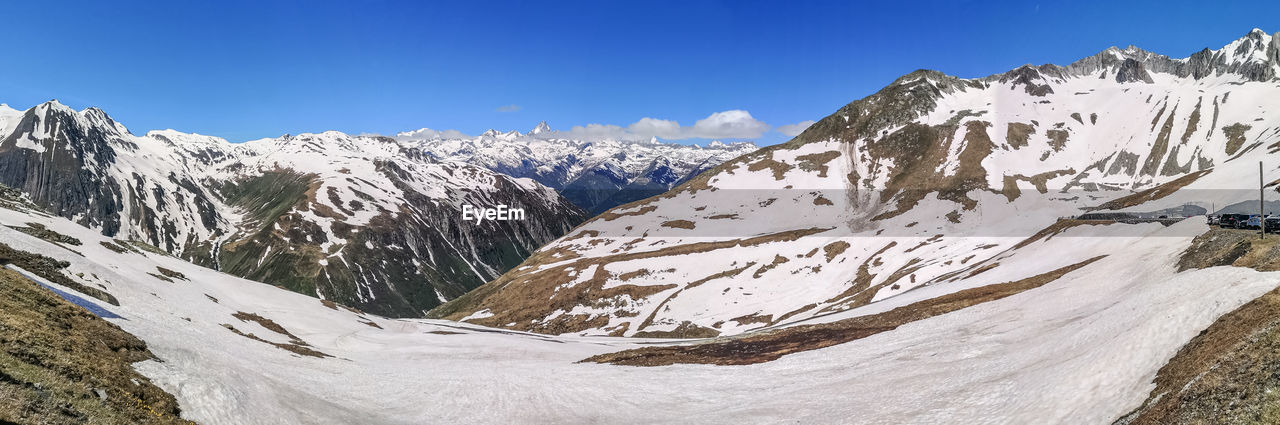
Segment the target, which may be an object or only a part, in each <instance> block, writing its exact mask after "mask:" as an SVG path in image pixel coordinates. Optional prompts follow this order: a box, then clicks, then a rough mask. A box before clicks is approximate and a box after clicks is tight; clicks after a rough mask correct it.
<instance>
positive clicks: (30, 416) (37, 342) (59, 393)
mask: <svg viewBox="0 0 1280 425" xmlns="http://www.w3.org/2000/svg"><path fill="white" fill-rule="evenodd" d="M148 359H155V356H154V355H153V354H152V353H151V352H150V351H149V350H148V349H147V345H146V343H144V342H143V341H142V340H140V339H138V338H136V337H134V336H133V335H130V334H128V333H126V332H124V331H123V330H121V329H120V328H119V327H117V326H116V325H114V324H111V323H110V322H107V321H105V320H103V319H101V318H99V317H97V316H94V315H93V314H91V313H89V312H88V311H86V310H85V309H83V308H81V307H79V306H76V305H74V304H71V303H70V302H67V301H66V300H63V299H62V298H61V297H59V296H57V295H55V294H54V293H53V292H51V291H49V290H47V289H44V288H42V287H40V286H39V285H37V284H35V283H34V282H32V281H30V280H28V279H26V278H25V277H22V276H21V275H19V274H18V273H16V272H13V271H11V270H8V269H2V268H0V423H3V424H20V423H21V424H28V423H29V424H82V423H94V424H97V423H103V424H175V423H188V422H187V421H183V420H181V418H180V413H181V412H180V411H179V409H178V402H177V400H176V399H174V397H173V396H172V395H170V394H167V393H165V392H164V391H163V390H161V389H160V388H158V387H156V386H155V385H154V384H153V383H152V382H151V380H150V379H148V378H147V377H145V376H143V375H141V374H139V373H138V372H137V371H135V370H134V369H133V367H132V365H133V363H136V362H139V361H143V360H148Z"/></svg>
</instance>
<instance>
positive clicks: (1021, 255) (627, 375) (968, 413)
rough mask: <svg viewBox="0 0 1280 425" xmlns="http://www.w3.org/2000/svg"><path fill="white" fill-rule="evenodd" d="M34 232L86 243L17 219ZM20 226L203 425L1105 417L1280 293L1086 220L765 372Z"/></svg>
mask: <svg viewBox="0 0 1280 425" xmlns="http://www.w3.org/2000/svg"><path fill="white" fill-rule="evenodd" d="M27 223H35V224H37V225H39V226H41V227H42V228H44V229H47V230H48V231H50V232H55V233H57V234H61V235H63V236H65V237H68V238H75V239H78V240H80V241H82V242H83V244H82V245H81V246H76V247H74V248H76V249H77V250H78V251H72V250H70V249H68V248H67V247H64V246H60V245H57V244H54V243H52V242H50V240H49V239H44V238H40V237H37V236H33V235H30V234H27V233H24V232H21V231H18V230H16V229H13V228H12V227H10V226H28V224H27ZM0 225H3V226H0V239H2V240H5V241H6V243H8V244H9V245H11V246H12V247H13V248H14V249H16V250H21V251H28V252H32V253H35V254H39V255H45V256H49V257H52V258H54V259H55V260H57V261H65V262H66V263H67V266H66V267H65V269H64V270H65V274H66V275H67V276H68V277H69V278H71V279H75V280H76V281H78V282H81V283H82V284H83V285H88V286H93V287H97V288H100V289H102V290H103V291H106V292H109V293H110V294H112V295H113V296H114V297H115V298H118V299H119V306H113V305H109V304H106V303H102V302H97V301H94V300H93V299H91V298H88V297H82V298H85V300H82V301H81V302H83V303H84V304H85V305H88V306H91V307H92V308H91V310H92V311H97V312H98V314H102V315H104V316H107V317H112V316H118V317H116V318H108V319H105V320H107V321H110V322H112V323H113V324H115V325H117V326H119V327H120V328H122V329H123V330H124V331H127V332H128V333H130V334H132V335H135V336H137V337H138V338H140V339H141V340H143V341H145V342H146V344H147V347H148V348H149V349H150V351H151V352H152V353H154V355H155V356H156V357H157V360H154V361H143V362H140V363H136V364H135V365H134V368H135V369H136V370H137V371H138V372H140V373H141V374H142V375H144V376H146V377H147V378H149V379H150V381H151V382H153V383H154V384H155V385H156V386H157V387H159V388H160V389H163V390H165V391H167V392H169V393H171V394H173V395H174V396H175V398H176V399H177V401H178V405H179V407H181V414H182V416H183V418H184V419H189V420H193V421H197V422H200V423H272V424H291V423H319V424H328V423H335V424H337V423H366V424H403V423H431V422H466V423H474V422H480V423H492V422H555V423H561V422H592V421H597V422H599V421H603V422H609V423H618V422H635V421H643V422H698V423H742V422H753V421H761V420H764V421H771V422H777V421H800V422H832V421H835V422H847V423H883V422H892V423H937V422H949V421H953V422H961V423H971V422H983V421H992V422H1000V423H1027V422H1036V423H1105V422H1109V421H1111V420H1113V419H1115V418H1118V417H1120V416H1121V415H1123V414H1124V413H1125V412H1128V411H1130V410H1132V409H1134V408H1135V407H1137V406H1139V405H1141V403H1142V401H1143V399H1144V397H1146V394H1147V392H1148V391H1149V390H1150V389H1151V384H1150V382H1151V380H1152V379H1153V378H1154V377H1155V376H1156V373H1157V371H1158V370H1159V368H1160V365H1161V364H1162V363H1163V362H1164V361H1165V360H1166V359H1168V358H1169V357H1170V356H1173V355H1174V354H1175V353H1176V352H1177V351H1178V347H1179V346H1181V345H1182V344H1184V343H1185V342H1186V341H1188V340H1190V339H1191V338H1193V337H1195V336H1196V335H1197V333H1199V331H1200V330H1201V329H1204V328H1205V327H1207V326H1209V325H1210V324H1211V323H1213V321H1214V318H1216V317H1218V316H1220V315H1222V314H1223V313H1225V312H1228V311H1231V310H1233V309H1236V308H1237V307H1238V306H1240V305H1243V304H1245V303H1246V302H1248V300H1250V299H1253V298H1256V297H1258V296H1259V295H1261V294H1264V293H1266V292H1267V291H1271V290H1273V289H1274V288H1275V287H1276V282H1280V280H1277V279H1276V275H1275V273H1262V272H1258V271H1254V270H1249V269H1245V268H1223V267H1216V268H1210V269H1204V270H1191V271H1186V272H1181V273H1180V272H1178V268H1177V259H1178V257H1179V253H1181V252H1183V251H1185V250H1187V249H1188V248H1189V247H1190V246H1192V237H1190V236H1187V235H1191V234H1199V233H1202V232H1204V231H1205V230H1206V227H1205V225H1204V223H1203V222H1200V221H1198V220H1196V221H1184V222H1182V223H1179V224H1177V225H1174V226H1172V227H1168V228H1165V227H1164V226H1162V225H1159V224H1154V223H1147V224H1138V225H1128V224H1115V225H1112V226H1118V227H1120V228H1124V229H1127V230H1129V231H1130V232H1131V233H1128V234H1129V235H1130V236H1125V237H1090V234H1089V233H1088V232H1087V230H1088V229H1086V228H1085V227H1074V228H1071V229H1066V230H1065V231H1064V233H1062V234H1059V235H1057V236H1054V237H1051V238H1047V239H1042V240H1038V241H1035V242H1031V243H1028V244H1027V245H1025V246H1024V247H1023V248H1021V249H1019V250H1018V251H1020V252H1018V253H1016V254H1013V255H1012V256H1010V257H1007V258H1003V259H1001V260H1000V261H1001V262H1002V263H1003V264H1008V265H1009V266H1011V267H1009V268H996V269H993V270H991V271H989V272H987V273H983V274H980V275H978V276H976V277H974V278H969V279H963V280H962V281H961V282H960V283H962V285H963V286H965V287H983V286H988V284H992V283H998V282H1005V281H1008V280H1009V278H1010V277H1014V278H1021V277H1023V276H1022V274H1023V273H1030V274H1032V275H1036V274H1039V273H1041V272H1040V271H1037V269H1044V271H1053V270H1057V269H1059V268H1060V267H1061V266H1059V265H1057V264H1056V263H1058V262H1061V263H1065V264H1067V265H1070V264H1077V263H1079V262H1081V261H1083V260H1085V259H1088V258H1091V257H1092V256H1096V255H1099V254H1107V256H1106V257H1105V258H1102V259H1099V260H1096V261H1093V262H1091V263H1089V264H1087V265H1083V266H1080V267H1078V268H1075V269H1072V270H1070V271H1066V272H1065V273H1061V275H1060V276H1058V277H1057V279H1055V280H1052V281H1050V282H1046V283H1044V284H1043V285H1042V286H1040V287H1037V288H1033V289H1028V290H1027V291H1025V292H1022V293H1019V294H1015V295H1012V296H1008V297H1005V298H1001V299H996V300H991V301H988V302H983V303H979V304H976V305H973V306H970V307H966V308H963V309H960V310H957V311H952V312H950V313H946V314H941V315H936V316H932V317H926V318H921V319H919V320H918V321H914V322H910V323H906V324H903V325H901V326H898V327H897V328H895V329H892V330H888V331H885V332H881V333H879V334H877V335H873V336H870V337H865V338H861V339H855V340H852V341H850V342H847V343H844V344H839V345H834V346H827V347H825V348H820V349H815V350H812V351H808V352H796V353H792V354H787V355H785V356H783V357H782V358H779V359H777V360H774V361H769V362H765V363H762V364H756V365H751V366H730V367H706V366H703V365H686V364H675V365H671V366H666V367H660V368H635V367H625V366H614V365H602V364H595V363H583V362H580V360H583V359H587V358H591V357H594V356H599V355H604V354H611V353H612V352H617V351H623V352H626V351H627V350H634V349H651V348H654V347H670V346H674V345H677V344H689V343H698V344H701V343H712V344H714V343H716V342H717V341H718V340H700V341H684V342H675V343H672V342H663V341H655V340H643V339H620V338H601V337H574V336H555V337H552V336H545V335H536V334H529V333H523V332H515V331H508V330H502V329H493V328H484V327H479V326H475V325H469V324H465V323H457V322H448V321H439V320H423V319H387V318H383V317H379V316H376V315H371V314H367V313H360V312H358V311H355V310H351V309H346V308H342V307H341V306H338V305H334V304H332V303H325V302H322V301H320V300H316V299H314V298H311V297H307V296H304V295H300V294H296V293H291V292H289V291H285V290H282V289H279V288H275V287H271V286H268V285H263V284H260V283H257V282H252V281H248V280H244V279H240V278H236V277H234V276H230V275H227V274H224V273H221V272H217V271H214V270H210V269H206V268H202V267H197V266H194V265H192V264H190V263H187V262H185V261H182V260H180V259H177V258H173V257H170V256H166V255H162V254H158V253H155V252H150V251H141V250H139V251H127V252H115V251H114V250H111V249H110V248H108V247H107V246H105V245H104V244H103V243H111V242H112V241H113V239H111V238H108V237H104V236H102V235H100V234H99V233H98V232H96V231H93V230H89V229H86V228H83V227H80V226H79V225H76V224H75V223H72V222H70V221H69V220H66V219H63V218H60V217H55V216H46V215H40V214H37V213H33V212H31V211H18V210H13V209H10V208H7V207H4V206H0ZM1086 227H1087V226H1086ZM50 239H54V238H50ZM81 254H83V255H81ZM162 278H164V279H162ZM49 285H50V286H51V287H54V288H57V289H58V290H60V291H63V292H66V293H69V294H73V295H74V294H76V291H74V290H73V289H70V288H65V287H61V286H60V285H57V284H55V283H49ZM925 289H927V290H934V291H936V290H944V289H948V288H944V287H940V286H939V287H931V288H925ZM891 301H898V299H893V300H891ZM850 313H852V312H850ZM83 314H87V313H83ZM832 319H833V320H834V319H838V318H832ZM850 365H856V367H850ZM424 388H426V389H430V394H426V393H424V392H423V389H424ZM548 388H553V389H554V390H548ZM725 406H751V407H750V408H739V407H733V408H725ZM162 407H165V406H156V408H157V410H159V409H160V408H162ZM637 418H642V419H637Z"/></svg>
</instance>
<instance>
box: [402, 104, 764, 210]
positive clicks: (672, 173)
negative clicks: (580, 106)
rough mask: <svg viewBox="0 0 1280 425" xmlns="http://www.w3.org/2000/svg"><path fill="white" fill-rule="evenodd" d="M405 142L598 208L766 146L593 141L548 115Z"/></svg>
mask: <svg viewBox="0 0 1280 425" xmlns="http://www.w3.org/2000/svg"><path fill="white" fill-rule="evenodd" d="M396 138H397V139H400V140H402V141H407V142H411V143H413V144H414V146H416V147H419V148H421V149H422V150H424V151H426V152H428V153H429V154H430V155H431V156H432V157H434V158H437V159H441V160H448V161H458V162H465V163H468V164H473V165H477V166H481V167H485V168H488V169H490V170H493V171H496V172H499V173H502V174H506V175H509V176H513V177H524V178H531V179H534V180H536V181H538V182H539V183H542V184H544V185H547V186H549V187H552V188H555V189H556V190H558V191H560V193H561V194H562V195H564V196H565V198H567V199H569V200H570V201H572V202H573V203H574V204H576V205H578V206H580V207H582V208H583V209H585V210H588V211H590V212H592V213H598V212H601V211H604V210H607V209H609V208H613V207H616V206H618V205H622V204H625V203H628V202H632V201H637V200H640V199H644V198H648V197H650V196H654V195H658V194H661V193H663V192H666V191H667V190H668V189H670V188H672V187H674V186H676V185H678V184H680V183H683V182H685V181H687V180H689V179H690V178H693V177H694V176H697V175H698V174H700V173H702V172H704V171H706V170H709V169H711V168H712V167H714V166H716V165H719V164H720V163H722V162H724V161H727V160H730V159H733V158H736V157H738V156H741V155H744V154H747V153H750V152H753V151H755V150H756V149H758V147H757V146H756V145H755V144H752V143H750V142H738V143H731V144H724V143H721V142H718V141H716V142H712V143H710V144H709V145H708V146H697V145H680V144H674V143H662V142H659V141H657V140H656V139H654V140H649V141H627V140H605V141H597V142H589V141H582V140H573V139H568V138H564V137H563V136H562V135H560V133H559V132H558V131H556V130H552V129H551V127H550V126H548V125H547V123H546V122H542V123H539V124H538V126H537V127H535V128H534V129H533V130H530V131H529V132H527V133H519V132H516V131H511V132H506V133H500V132H498V131H496V130H489V131H486V132H485V133H484V134H481V135H480V136H479V137H475V138H448V137H444V136H442V135H440V134H439V133H437V132H433V131H430V130H429V129H422V130H415V131H409V132H403V133H400V134H399V135H397V136H396Z"/></svg>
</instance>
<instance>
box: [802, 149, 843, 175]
mask: <svg viewBox="0 0 1280 425" xmlns="http://www.w3.org/2000/svg"><path fill="white" fill-rule="evenodd" d="M839 157H840V151H826V152H820V153H811V154H808V155H800V156H797V157H796V164H797V165H799V166H800V169H801V170H804V171H814V170H817V171H818V177H826V176H827V168H828V167H827V163H828V162H831V160H833V159H836V158H839Z"/></svg>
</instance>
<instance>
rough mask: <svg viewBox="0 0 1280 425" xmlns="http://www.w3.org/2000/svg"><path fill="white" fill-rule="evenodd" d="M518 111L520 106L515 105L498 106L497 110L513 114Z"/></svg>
mask: <svg viewBox="0 0 1280 425" xmlns="http://www.w3.org/2000/svg"><path fill="white" fill-rule="evenodd" d="M519 110H520V105H515V104H512V105H502V106H499V107H498V109H497V111H498V112H515V111H519Z"/></svg>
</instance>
